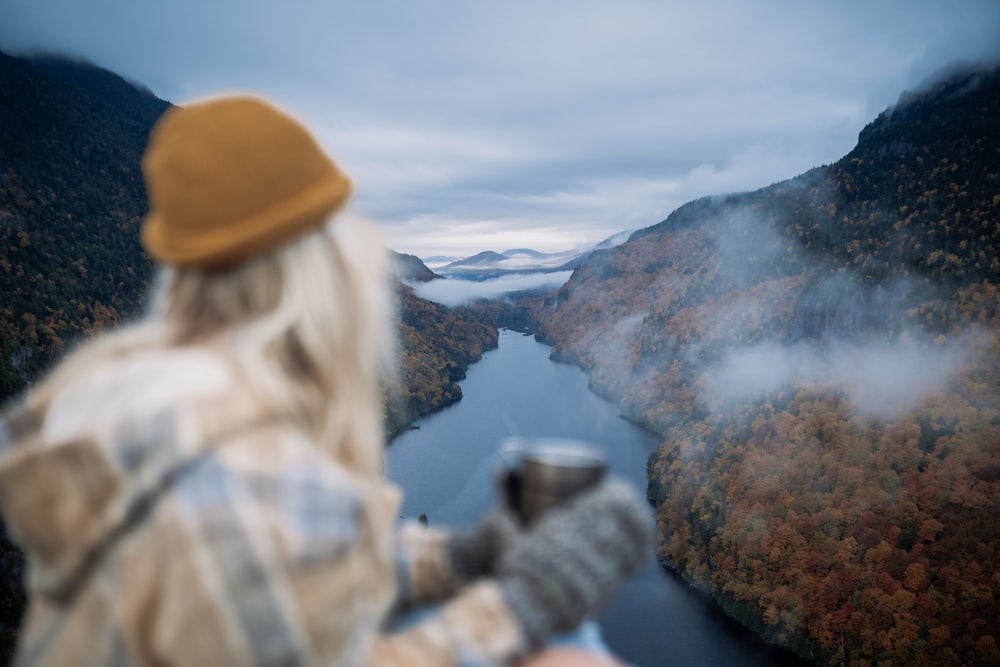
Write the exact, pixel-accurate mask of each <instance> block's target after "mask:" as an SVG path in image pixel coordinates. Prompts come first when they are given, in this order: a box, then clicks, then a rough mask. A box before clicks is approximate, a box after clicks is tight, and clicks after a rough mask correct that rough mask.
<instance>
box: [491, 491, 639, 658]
mask: <svg viewBox="0 0 1000 667" xmlns="http://www.w3.org/2000/svg"><path fill="white" fill-rule="evenodd" d="M652 536H653V521H652V516H651V513H650V510H649V506H648V505H647V503H646V501H645V500H644V499H643V498H641V497H640V496H639V495H638V494H637V493H636V492H635V491H634V490H633V489H632V487H631V486H629V485H628V484H626V483H624V482H620V481H617V480H611V481H606V482H604V483H602V484H600V485H599V486H597V487H595V488H594V489H592V490H589V491H587V492H585V493H583V494H581V495H580V496H579V497H576V498H573V499H572V500H570V501H568V502H567V503H566V504H565V505H561V506H559V507H558V508H555V509H552V510H550V511H549V512H547V513H546V514H544V515H543V516H542V517H541V518H540V519H538V521H537V522H536V523H534V524H532V526H531V527H530V529H529V530H528V531H527V532H524V533H522V534H520V535H517V536H516V537H515V539H514V540H513V542H512V543H511V544H510V545H509V547H508V548H507V549H505V550H504V551H503V553H502V555H501V558H500V560H499V562H498V563H497V564H496V570H497V577H498V579H499V582H500V587H501V590H502V591H503V593H504V597H505V599H506V600H507V604H508V605H509V607H510V608H511V610H512V611H513V612H514V614H515V615H516V616H517V617H518V619H519V620H520V622H521V625H522V627H523V629H524V633H525V635H526V637H527V639H528V641H529V643H531V645H532V646H533V647H538V646H540V645H541V644H542V643H544V641H545V640H546V639H547V638H548V637H549V636H550V635H552V634H554V633H557V632H564V631H567V630H571V629H573V628H575V627H577V626H578V625H579V624H580V623H581V622H582V621H583V619H584V618H585V617H586V616H588V615H590V614H592V613H594V612H596V611H597V610H598V609H599V608H600V607H602V606H603V605H604V604H606V603H607V602H608V601H610V599H611V597H612V596H613V595H614V594H615V593H616V592H617V591H618V589H619V588H620V587H621V586H622V584H624V583H625V581H626V580H627V579H628V578H629V576H631V575H632V574H633V573H634V572H635V571H636V570H637V569H638V568H639V567H640V566H641V565H642V563H643V562H644V560H645V559H646V557H647V555H648V553H649V551H650V549H651V547H652Z"/></svg>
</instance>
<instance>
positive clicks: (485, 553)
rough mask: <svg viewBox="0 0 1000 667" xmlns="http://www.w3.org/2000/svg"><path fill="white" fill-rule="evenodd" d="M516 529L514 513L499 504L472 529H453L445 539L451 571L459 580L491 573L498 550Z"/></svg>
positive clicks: (500, 549)
mask: <svg viewBox="0 0 1000 667" xmlns="http://www.w3.org/2000/svg"><path fill="white" fill-rule="evenodd" d="M519 531H520V528H519V527H518V525H517V519H516V518H515V517H514V515H513V514H511V512H510V511H508V510H506V509H504V508H498V509H495V510H493V511H492V512H491V513H490V514H488V515H487V516H486V518H485V519H483V521H482V522H480V524H479V525H478V526H476V527H475V528H474V529H472V530H469V531H456V532H454V533H453V534H452V536H451V539H450V540H449V541H448V560H449V562H450V564H451V571H452V573H453V574H454V575H455V577H457V578H458V579H460V580H462V581H473V580H475V579H478V578H480V577H485V576H487V575H490V574H493V573H494V571H495V567H496V563H497V561H498V559H499V557H500V554H501V553H502V552H503V551H504V550H505V549H506V548H507V546H508V545H509V544H510V543H511V542H512V541H513V539H514V535H515V534H516V533H518V532H519Z"/></svg>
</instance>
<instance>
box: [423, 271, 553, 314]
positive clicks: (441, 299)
mask: <svg viewBox="0 0 1000 667" xmlns="http://www.w3.org/2000/svg"><path fill="white" fill-rule="evenodd" d="M572 273H573V272H572V271H557V272H555V273H529V274H521V273H517V274H512V275H508V276H501V277H499V278H492V279H490V280H483V281H478V282H477V281H472V280H454V279H450V278H443V279H440V280H431V281H429V282H426V283H417V284H414V285H412V287H413V291H414V292H416V294H417V296H419V297H421V298H422V299H427V300H428V301H433V302H435V303H440V304H442V305H445V306H449V307H451V306H460V305H462V304H466V303H470V302H472V301H475V300H477V299H497V298H501V297H503V296H506V295H508V294H510V293H512V292H520V291H524V290H536V289H553V290H554V289H556V288H557V287H559V286H560V285H562V284H563V283H565V282H566V281H567V280H569V277H570V275H572Z"/></svg>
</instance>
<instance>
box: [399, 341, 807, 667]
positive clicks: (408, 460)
mask: <svg viewBox="0 0 1000 667" xmlns="http://www.w3.org/2000/svg"><path fill="white" fill-rule="evenodd" d="M461 386H462V393H463V398H462V400H461V401H460V402H459V403H457V404H455V405H453V406H451V407H448V408H446V409H444V410H442V411H440V412H438V413H436V414H433V415H431V416H429V417H426V418H424V419H422V420H420V421H419V422H417V424H416V426H418V427H419V428H417V429H414V430H410V431H407V432H405V433H403V434H402V435H400V436H398V437H397V438H396V439H395V440H394V441H393V443H392V445H391V446H390V447H389V450H388V456H387V470H388V475H389V477H390V478H391V479H392V480H393V481H395V482H396V483H397V484H399V485H400V486H401V487H402V488H403V490H404V492H405V497H404V502H403V515H404V516H406V517H407V518H417V517H418V516H419V515H420V514H426V515H427V518H428V520H429V522H430V523H431V524H432V525H455V526H460V525H468V524H471V523H473V522H474V521H475V520H476V519H477V518H478V517H480V516H482V515H483V514H484V513H485V512H487V511H488V510H489V508H490V507H491V506H492V505H493V503H494V502H495V500H496V497H495V491H494V487H493V480H494V478H495V475H496V473H497V471H498V470H499V469H500V467H501V466H502V465H503V464H504V460H503V457H502V454H501V453H500V452H499V451H498V448H499V445H500V443H501V442H502V440H503V439H504V438H506V437H509V436H547V437H567V438H577V439H583V440H589V441H592V442H594V443H597V444H598V445H600V446H601V447H602V448H603V449H604V450H605V452H606V454H607V455H608V457H609V460H610V463H611V470H612V472H613V473H614V474H617V475H619V476H621V477H624V478H627V479H628V480H630V481H631V482H632V483H633V484H635V485H636V487H637V488H639V489H640V490H642V491H644V490H645V485H646V459H647V457H648V456H649V453H650V452H651V451H652V449H653V447H655V446H656V444H657V439H656V437H655V436H654V435H653V434H651V433H649V432H648V431H645V430H643V429H641V428H638V427H637V426H635V425H634V424H631V423H629V422H627V421H625V420H624V419H622V418H621V417H620V416H619V414H618V409H617V407H616V406H615V405H613V404H612V403H609V402H607V401H605V400H603V399H601V398H600V397H598V396H597V395H596V394H594V393H593V392H591V391H590V390H589V388H588V386H587V377H586V375H585V374H584V373H583V372H582V371H581V370H580V369H578V368H576V367H574V366H568V365H565V364H559V363H555V362H553V361H551V360H550V359H549V348H548V347H547V346H545V345H542V344H541V343H538V342H537V341H535V339H534V338H533V337H530V336H524V335H522V334H519V333H516V332H512V331H506V330H504V331H501V332H500V344H499V347H498V349H496V350H493V351H490V352H488V353H487V354H486V355H484V357H483V359H482V360H481V361H479V362H477V363H476V364H474V365H473V366H472V367H470V369H469V373H468V376H467V378H466V379H465V380H463V381H462V383H461ZM600 622H601V626H602V629H603V632H604V637H605V639H606V640H607V642H608V643H609V644H610V645H611V647H612V648H613V649H614V651H615V653H616V654H617V655H619V656H621V657H622V658H623V659H625V660H627V661H628V662H630V663H631V664H633V665H636V667H660V666H662V667H696V666H697V667H702V666H705V667H709V666H710V667H715V666H717V665H727V666H740V665H777V666H792V665H794V666H801V665H805V664H807V663H804V662H802V661H801V660H799V659H798V658H796V657H795V656H794V655H792V654H791V653H789V652H787V651H783V650H780V649H776V648H774V647H771V646H769V645H767V644H764V643H763V642H761V641H760V640H758V639H757V638H756V637H755V636H754V635H753V634H752V633H750V632H748V631H746V630H744V629H743V628H742V627H741V626H739V625H738V624H737V623H735V622H734V621H732V620H731V619H729V618H728V617H726V616H725V615H724V614H723V613H722V612H721V610H719V608H718V607H717V606H716V605H715V604H714V602H712V601H711V600H709V599H708V598H706V597H705V596H704V595H702V594H700V593H698V592H697V591H695V590H693V589H692V588H691V587H689V586H688V585H687V584H686V583H684V581H683V580H682V579H680V578H679V577H678V576H676V575H674V574H672V573H669V572H666V571H664V570H663V568H661V567H660V566H659V565H658V564H657V563H656V562H655V559H654V558H652V557H651V558H650V559H649V561H648V563H647V566H646V567H645V568H644V569H643V570H642V571H641V572H640V573H639V574H637V575H636V576H635V577H633V578H632V579H631V580H630V581H629V582H628V583H627V584H626V586H625V587H624V589H623V590H622V592H621V594H620V595H619V596H618V597H617V598H616V599H615V601H614V602H613V603H612V604H611V606H610V607H609V608H608V609H607V610H605V611H604V613H602V615H601V616H600Z"/></svg>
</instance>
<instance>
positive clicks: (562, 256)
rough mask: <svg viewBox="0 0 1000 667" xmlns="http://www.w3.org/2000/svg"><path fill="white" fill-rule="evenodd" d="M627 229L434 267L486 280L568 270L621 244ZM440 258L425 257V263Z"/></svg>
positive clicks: (454, 275)
mask: <svg viewBox="0 0 1000 667" xmlns="http://www.w3.org/2000/svg"><path fill="white" fill-rule="evenodd" d="M629 234H631V232H621V233H619V234H615V235H614V236H612V237H610V238H608V239H605V240H604V241H602V242H600V243H599V244H597V245H596V246H593V247H592V248H586V249H584V250H566V251H564V252H540V251H538V250H532V249H531V248H513V249H510V250H504V251H503V252H493V251H489V250H488V251H485V252H481V253H478V254H476V255H473V256H471V257H466V258H463V259H457V260H454V261H451V262H449V263H447V264H445V265H443V266H437V268H436V271H437V272H438V273H439V274H440V275H442V276H445V277H448V278H458V279H461V280H489V279H491V278H498V277H500V276H504V275H510V274H515V273H555V272H558V271H571V270H573V269H574V268H576V267H577V265H579V263H580V262H581V261H583V260H584V259H585V258H586V257H587V256H588V255H589V254H590V253H591V252H593V251H594V250H597V249H606V248H612V247H614V246H616V245H618V244H620V243H623V242H624V241H625V239H626V238H628V235H629ZM435 259H441V258H426V259H425V261H426V262H429V263H430V262H432V260H435Z"/></svg>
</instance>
